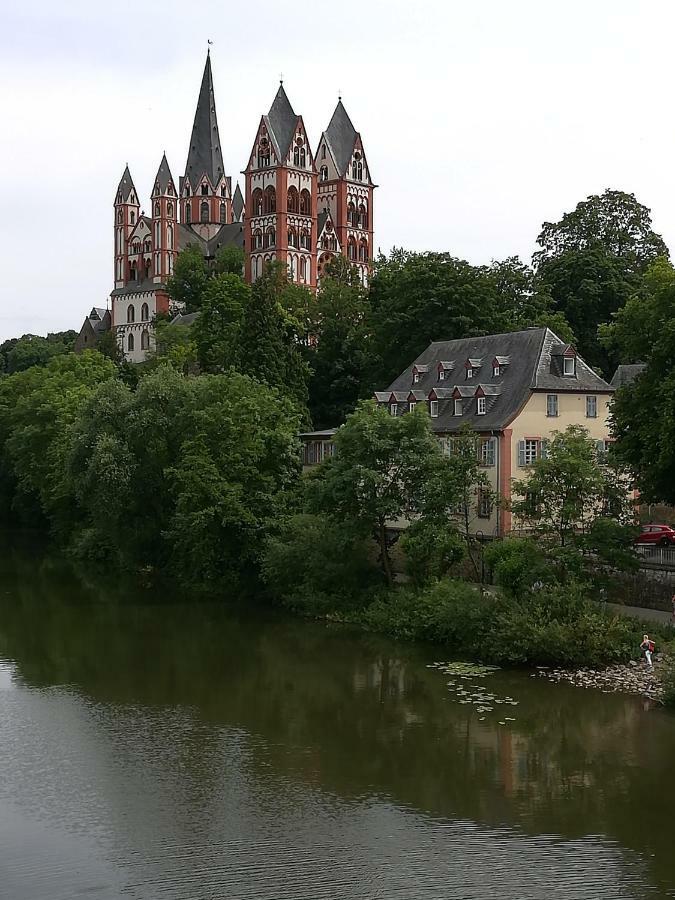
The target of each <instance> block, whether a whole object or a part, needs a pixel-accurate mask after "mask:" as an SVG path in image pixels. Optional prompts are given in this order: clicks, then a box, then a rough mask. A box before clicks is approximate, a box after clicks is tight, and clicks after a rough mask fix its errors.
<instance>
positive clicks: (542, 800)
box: [0, 550, 675, 900]
mask: <svg viewBox="0 0 675 900" xmlns="http://www.w3.org/2000/svg"><path fill="white" fill-rule="evenodd" d="M158 599H164V600H167V601H172V602H165V603H158V602H156V601H157V600H158ZM179 600H180V601H182V602H178V601H179ZM437 656H438V650H433V651H428V650H427V649H420V648H417V649H415V648H410V647H405V646H403V647H402V646H397V645H395V644H392V643H391V642H387V641H382V640H379V639H376V638H372V637H363V636H358V635H350V634H344V633H340V632H331V631H330V630H327V629H325V628H323V627H317V626H313V625H309V624H307V623H303V622H298V621H294V620H289V619H287V618H284V617H276V616H271V615H269V614H268V613H263V612H262V611H261V610H250V609H249V610H246V609H243V610H242V609H239V610H238V611H237V612H236V613H235V612H233V611H232V610H231V609H226V608H224V607H223V606H222V605H215V604H210V605H209V604H200V603H193V604H190V603H187V602H184V600H183V599H182V598H158V597H156V596H154V595H152V594H149V593H148V592H143V591H138V590H133V589H131V588H130V587H129V586H128V585H126V584H124V583H123V582H122V581H120V580H116V581H115V582H114V583H112V584H106V585H105V586H102V583H101V582H100V580H98V579H96V578H95V577H93V576H91V575H87V574H85V575H84V577H79V578H74V576H73V574H72V572H71V571H70V569H69V568H68V566H66V565H64V564H63V563H61V562H59V561H58V560H50V559H49V558H45V559H44V560H40V559H38V560H37V561H36V559H35V558H34V555H33V556H32V557H31V556H29V555H26V553H25V552H24V551H23V550H15V551H14V552H13V553H7V554H5V555H0V660H4V661H5V663H4V664H3V667H0V679H3V675H2V673H3V672H5V673H6V677H5V680H4V681H3V680H0V741H1V744H2V747H3V758H4V761H5V765H4V772H3V776H4V777H3V779H2V780H1V782H0V848H2V847H5V848H7V847H8V846H9V847H10V848H11V847H12V846H14V844H16V846H15V847H14V850H13V851H12V852H10V853H6V854H4V858H5V859H10V860H14V862H13V863H10V873H13V877H14V879H15V883H16V884H17V885H18V887H17V888H16V889H15V892H14V893H13V894H11V895H9V896H11V897H12V898H13V900H15V898H16V900H24V898H28V897H31V898H32V897H34V896H42V895H41V894H40V893H39V885H38V888H37V889H36V888H35V887H34V886H33V887H31V890H32V893H31V892H29V890H28V889H27V888H24V887H22V885H29V884H30V883H31V878H32V877H33V876H35V878H37V879H38V881H39V879H40V878H42V877H43V873H42V870H41V869H40V867H39V866H37V864H36V863H35V860H36V859H37V858H40V856H41V855H42V856H44V858H48V857H49V854H50V852H52V851H51V850H50V849H49V848H50V846H51V845H52V844H53V846H54V847H62V848H63V847H65V848H68V847H70V848H71V849H70V850H68V849H61V850H60V851H59V852H61V853H65V854H66V858H70V859H72V861H73V865H71V866H69V867H68V868H67V870H64V872H63V879H64V880H63V885H62V886H59V882H58V879H56V881H54V880H52V882H51V883H50V887H49V889H50V890H51V891H53V893H45V894H44V896H45V897H47V896H49V897H50V898H54V897H57V896H61V895H62V896H63V897H64V898H65V897H71V896H72V895H73V894H74V893H75V891H74V887H77V889H78V890H85V889H87V890H90V891H91V892H92V895H93V896H101V897H107V896H111V897H113V896H126V895H129V896H138V897H142V898H144V900H145V898H148V897H151V898H152V897H155V896H159V895H160V894H161V895H162V896H168V897H171V898H173V897H176V898H178V897H188V896H199V897H201V896H206V897H210V896H214V897H228V898H229V897H233V898H234V897H236V898H244V897H263V896H269V897H308V898H310V897H311V898H318V897H324V896H325V897H345V898H347V897H355V898H356V897H359V898H364V897H367V898H370V897H379V896H383V897H384V896H386V897H399V896H400V897H406V898H410V897H420V898H426V897H439V896H442V897H463V898H466V897H477V898H478V897H480V898H482V897H489V896H494V895H495V891H498V892H499V895H500V896H502V897H506V898H508V897H514V898H516V897H518V898H526V897H533V898H534V897H537V898H541V897H544V896H545V897H547V898H556V897H563V896H564V897H566V898H570V897H576V896H579V897H581V896H583V897H584V898H585V900H586V898H589V897H612V898H614V897H616V898H619V897H622V898H623V897H642V896H659V897H661V896H664V897H665V896H675V892H673V888H674V887H675V863H674V862H673V859H672V853H671V852H670V847H669V845H670V835H669V824H670V820H671V815H670V812H671V807H672V798H673V792H672V788H671V784H672V773H673V765H672V762H671V759H672V757H673V753H674V751H675V720H674V719H673V718H672V717H671V716H670V715H669V714H666V713H659V712H657V713H645V711H644V710H643V709H642V707H641V705H640V703H639V702H637V701H636V700H634V699H633V698H628V697H621V696H619V695H607V694H601V693H591V692H582V691H579V690H576V689H574V688H571V687H568V686H566V685H549V684H548V683H542V682H541V681H540V680H538V679H530V678H528V677H527V676H523V675H519V674H515V673H499V674H498V675H496V676H494V677H493V678H491V679H490V682H489V687H490V690H491V691H495V690H496V691H498V692H499V693H500V694H505V695H508V696H512V697H515V698H517V699H518V700H519V705H518V707H514V709H515V710H516V712H514V713H513V715H514V717H515V721H514V722H511V723H509V725H508V726H507V727H505V726H499V725H498V723H497V719H496V718H487V719H486V720H485V721H483V722H480V721H479V720H478V719H479V717H478V715H477V714H476V712H475V711H474V709H473V708H472V707H470V706H465V705H460V704H458V703H457V702H454V701H453V695H451V694H450V693H449V692H448V691H447V690H446V687H445V681H446V680H447V678H446V676H444V675H443V674H442V673H439V672H438V671H436V670H433V669H428V668H426V664H427V663H428V662H430V661H431V660H432V659H433V658H437ZM13 667H15V668H13ZM7 679H8V680H7ZM486 684H487V682H486ZM3 686H4V688H5V690H4V691H3ZM8 686H9V687H13V688H15V689H14V690H9V691H8V690H6V688H7V687H8ZM17 688H18V689H17ZM645 797H648V798H649V801H648V809H646V807H645V800H644V798H645ZM645 813H646V814H645ZM8 823H11V828H10V827H9V825H8ZM9 834H21V835H22V838H21V843H20V844H18V843H16V841H12V839H11V838H10V837H9V836H8V835H9ZM46 836H48V838H49V842H51V844H50V843H49V842H47V845H46V849H44V848H43V844H44V843H45V841H47V837H46ZM73 842H75V844H73ZM19 847H24V851H23V853H22V852H21V851H20V849H19ZM26 848H28V849H26ZM54 853H56V850H54ZM0 858H2V857H1V856H0ZM80 858H84V859H90V860H92V866H91V867H87V866H85V867H84V869H83V868H82V867H80V868H78V864H77V860H78V859H80ZM0 866H1V864H0ZM85 870H86V871H85ZM1 871H2V870H1V868H0V872H1ZM73 871H80V872H81V873H82V880H81V881H80V882H78V883H77V884H75V883H74V882H73V881H72V877H73V876H72V872H73ZM17 873H19V875H18V876H17ZM17 878H18V881H17ZM195 886H198V887H197V889H195ZM22 890H23V893H22V892H21V891H22ZM36 890H37V892H36ZM59 890H61V891H62V894H59V893H58V891H59ZM200 891H201V893H200ZM69 892H70V893H69ZM106 892H107V893H106Z"/></svg>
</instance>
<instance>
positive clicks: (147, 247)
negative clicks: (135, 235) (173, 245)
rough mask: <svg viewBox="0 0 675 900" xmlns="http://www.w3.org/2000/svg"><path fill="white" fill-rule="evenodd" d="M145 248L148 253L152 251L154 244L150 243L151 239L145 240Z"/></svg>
mask: <svg viewBox="0 0 675 900" xmlns="http://www.w3.org/2000/svg"><path fill="white" fill-rule="evenodd" d="M143 250H144V251H145V252H146V253H150V251H151V250H152V244H151V243H150V241H143Z"/></svg>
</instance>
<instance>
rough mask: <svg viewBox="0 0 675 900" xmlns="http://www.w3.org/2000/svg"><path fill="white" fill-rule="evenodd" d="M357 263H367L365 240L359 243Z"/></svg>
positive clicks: (366, 242)
mask: <svg viewBox="0 0 675 900" xmlns="http://www.w3.org/2000/svg"><path fill="white" fill-rule="evenodd" d="M359 262H368V241H367V240H366V239H365V238H361V240H360V241H359Z"/></svg>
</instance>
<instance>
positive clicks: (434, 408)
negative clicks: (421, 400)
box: [429, 400, 438, 419]
mask: <svg viewBox="0 0 675 900" xmlns="http://www.w3.org/2000/svg"><path fill="white" fill-rule="evenodd" d="M429 415H430V416H431V418H432V419H437V418H438V400H430V401H429Z"/></svg>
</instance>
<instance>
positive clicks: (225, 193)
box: [220, 185, 227, 197]
mask: <svg viewBox="0 0 675 900" xmlns="http://www.w3.org/2000/svg"><path fill="white" fill-rule="evenodd" d="M220 196H221V197H226V196H227V192H226V190H225V185H222V187H221V188H220Z"/></svg>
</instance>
